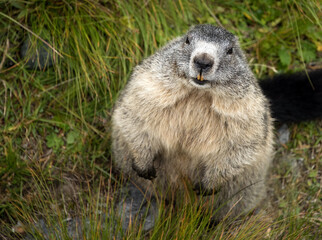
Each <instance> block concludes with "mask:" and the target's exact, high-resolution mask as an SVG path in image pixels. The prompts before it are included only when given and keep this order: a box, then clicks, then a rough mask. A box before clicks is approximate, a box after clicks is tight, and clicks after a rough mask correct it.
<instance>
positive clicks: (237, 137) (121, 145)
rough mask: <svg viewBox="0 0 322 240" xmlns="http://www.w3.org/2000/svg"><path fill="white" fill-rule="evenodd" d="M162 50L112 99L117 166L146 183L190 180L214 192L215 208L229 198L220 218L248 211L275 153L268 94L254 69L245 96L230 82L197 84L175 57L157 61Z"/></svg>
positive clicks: (262, 191) (171, 183)
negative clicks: (231, 90)
mask: <svg viewBox="0 0 322 240" xmlns="http://www.w3.org/2000/svg"><path fill="white" fill-rule="evenodd" d="M170 44H172V43H170ZM170 46H171V45H170ZM163 51H165V50H161V51H160V52H159V53H157V54H156V55H155V56H152V57H151V58H149V59H147V60H145V61H144V62H143V63H142V64H141V65H139V66H137V67H136V68H135V70H134V72H133V74H132V77H131V80H130V81H129V83H128V85H127V86H126V88H125V89H124V91H123V92H122V95H121V97H120V98H119V101H118V102H117V103H116V105H115V111H114V113H113V153H114V158H115V164H116V166H117V167H118V168H119V169H121V170H122V171H123V172H124V173H125V174H127V175H128V176H129V177H131V178H133V179H134V180H135V181H137V182H139V183H141V184H143V185H144V186H145V187H147V188H149V189H151V188H158V189H161V190H160V191H161V192H166V191H167V189H168V188H169V187H171V188H172V189H180V188H182V186H183V183H182V179H188V181H189V182H191V183H192V184H193V185H195V186H202V188H203V189H205V190H210V191H214V192H216V197H217V203H216V204H215V206H220V205H221V204H225V206H224V207H222V208H221V210H220V211H219V212H218V213H217V215H216V216H215V218H216V219H221V218H223V217H224V216H225V215H226V214H227V213H228V212H229V213H230V216H236V215H238V214H241V213H245V212H247V211H249V210H251V209H252V208H254V207H255V206H256V205H258V203H259V202H260V200H262V199H263V197H264V196H265V192H266V191H265V177H266V173H267V170H268V167H269V165H270V162H271V159H272V155H273V147H272V146H273V134H272V119H271V117H270V112H269V109H268V103H267V100H266V99H265V97H264V96H263V94H262V92H261V90H260V89H259V87H258V85H257V83H256V82H255V81H254V80H253V78H252V74H251V73H249V74H250V76H251V77H250V81H249V82H250V84H249V86H247V89H246V90H245V92H243V94H242V95H240V96H239V95H238V96H234V95H232V94H229V92H228V89H229V88H227V87H225V85H218V86H216V87H210V88H205V89H200V88H198V87H195V86H193V85H191V84H189V83H187V77H185V76H184V75H181V74H177V72H176V69H174V70H173V66H175V64H174V63H173V62H171V61H169V63H162V67H161V65H160V64H158V63H159V62H160V61H159V58H160V56H162V52H163ZM171 67H172V68H171ZM165 69H166V70H167V69H168V72H165ZM169 69H172V70H169ZM231 87H233V86H231ZM152 169H155V172H156V177H155V178H154V176H153V171H152ZM140 171H142V172H141V173H145V174H146V175H149V173H150V175H151V172H152V177H151V176H150V177H151V178H153V179H152V180H149V179H145V178H142V177H139V176H138V174H137V172H140ZM146 178H148V177H146ZM232 207H233V208H232Z"/></svg>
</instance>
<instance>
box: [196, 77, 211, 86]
mask: <svg viewBox="0 0 322 240" xmlns="http://www.w3.org/2000/svg"><path fill="white" fill-rule="evenodd" d="M192 80H193V82H194V83H196V84H198V85H205V84H207V83H210V81H208V80H202V81H201V80H198V78H193V79H192Z"/></svg>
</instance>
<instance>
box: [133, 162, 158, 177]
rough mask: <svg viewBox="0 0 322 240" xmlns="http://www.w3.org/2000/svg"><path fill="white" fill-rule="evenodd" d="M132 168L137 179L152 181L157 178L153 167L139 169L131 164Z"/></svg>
mask: <svg viewBox="0 0 322 240" xmlns="http://www.w3.org/2000/svg"><path fill="white" fill-rule="evenodd" d="M132 168H133V170H134V171H136V173H137V174H138V175H139V177H142V178H145V179H148V180H152V179H154V178H156V177H157V174H156V170H155V168H154V167H151V168H148V169H144V170H142V169H140V168H138V167H137V166H136V165H135V164H132Z"/></svg>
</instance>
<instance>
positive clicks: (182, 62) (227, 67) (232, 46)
mask: <svg viewBox="0 0 322 240" xmlns="http://www.w3.org/2000/svg"><path fill="white" fill-rule="evenodd" d="M181 42H182V43H181V45H180V48H179V49H178V50H177V51H175V58H176V65H177V66H178V72H179V73H180V75H184V76H185V77H186V78H187V79H188V82H189V84H191V85H193V86H195V87H197V88H202V89H207V88H217V89H218V90H220V89H221V88H222V87H224V90H225V94H226V93H227V90H229V89H232V92H231V93H228V94H229V95H230V94H231V95H235V94H236V92H238V93H241V92H243V91H245V90H246V89H247V87H248V86H249V85H251V83H252V81H253V80H254V79H253V77H252V73H251V72H250V70H249V69H248V65H247V62H246V59H245V57H244V54H243V52H242V50H241V49H240V47H239V43H238V39H237V37H236V36H234V35H233V34H232V33H230V32H228V31H227V30H225V29H223V28H220V27H215V26H212V25H209V24H205V25H197V26H195V27H193V28H192V29H191V30H190V31H188V33H187V34H186V35H185V36H183V37H182V38H181ZM187 63H188V64H187ZM227 88H228V89H227Z"/></svg>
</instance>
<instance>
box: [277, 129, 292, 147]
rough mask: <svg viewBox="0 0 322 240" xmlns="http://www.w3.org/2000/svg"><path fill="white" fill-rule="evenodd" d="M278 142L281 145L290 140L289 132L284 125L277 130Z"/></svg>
mask: <svg viewBox="0 0 322 240" xmlns="http://www.w3.org/2000/svg"><path fill="white" fill-rule="evenodd" d="M278 135H279V137H278V140H279V142H280V143H281V144H286V143H288V141H289V140H290V131H289V129H288V127H287V125H286V124H283V125H282V126H281V127H280V128H279V129H278Z"/></svg>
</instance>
